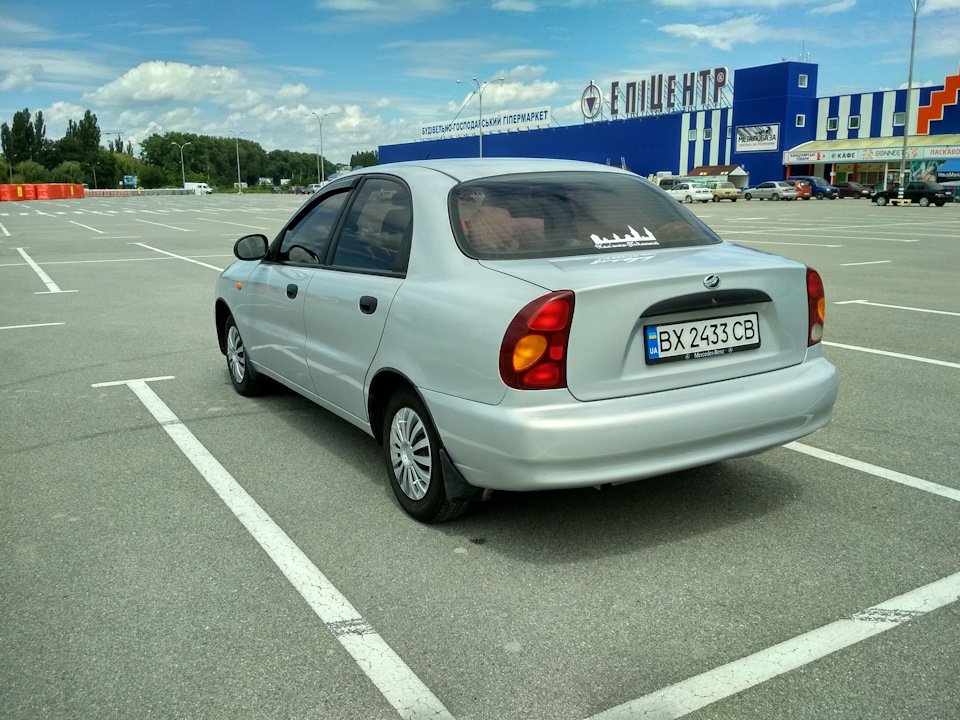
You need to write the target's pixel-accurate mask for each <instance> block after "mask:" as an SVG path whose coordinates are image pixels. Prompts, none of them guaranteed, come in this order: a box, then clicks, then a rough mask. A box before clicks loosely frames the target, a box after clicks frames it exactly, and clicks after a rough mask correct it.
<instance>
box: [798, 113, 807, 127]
mask: <svg viewBox="0 0 960 720" xmlns="http://www.w3.org/2000/svg"><path fill="white" fill-rule="evenodd" d="M806 124H807V116H806V115H797V127H803V126H804V125H806Z"/></svg>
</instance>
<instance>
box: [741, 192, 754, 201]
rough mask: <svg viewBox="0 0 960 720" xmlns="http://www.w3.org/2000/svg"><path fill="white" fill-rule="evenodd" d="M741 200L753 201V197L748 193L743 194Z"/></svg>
mask: <svg viewBox="0 0 960 720" xmlns="http://www.w3.org/2000/svg"><path fill="white" fill-rule="evenodd" d="M743 199H744V200H752V199H753V195H751V194H750V193H744V194H743Z"/></svg>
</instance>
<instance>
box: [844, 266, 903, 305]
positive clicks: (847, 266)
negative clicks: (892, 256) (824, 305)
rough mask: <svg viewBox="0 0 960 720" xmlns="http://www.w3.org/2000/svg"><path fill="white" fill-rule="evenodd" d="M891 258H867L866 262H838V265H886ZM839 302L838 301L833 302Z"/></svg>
mask: <svg viewBox="0 0 960 720" xmlns="http://www.w3.org/2000/svg"><path fill="white" fill-rule="evenodd" d="M890 262H893V260H867V261H866V262H855V263H840V267H856V266H857V265H886V264H887V263H890ZM834 304H835V305H836V304H839V303H834Z"/></svg>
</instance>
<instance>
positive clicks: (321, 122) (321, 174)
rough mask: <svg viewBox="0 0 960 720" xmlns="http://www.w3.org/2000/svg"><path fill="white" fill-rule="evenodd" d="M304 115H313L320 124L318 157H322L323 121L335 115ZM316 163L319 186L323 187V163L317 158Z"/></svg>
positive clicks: (312, 113)
mask: <svg viewBox="0 0 960 720" xmlns="http://www.w3.org/2000/svg"><path fill="white" fill-rule="evenodd" d="M306 115H313V116H314V117H315V118H316V119H317V120H318V121H319V123H320V151H319V152H320V155H323V119H324V118H327V117H330V116H331V115H336V113H335V112H328V113H324V114H323V115H317V114H316V113H315V112H311V113H304V116H306ZM317 162H318V163H319V164H320V172H319V173H317V174H318V175H319V176H320V184H321V185H323V180H324V175H325V173H324V171H323V163H322V162H320V158H317Z"/></svg>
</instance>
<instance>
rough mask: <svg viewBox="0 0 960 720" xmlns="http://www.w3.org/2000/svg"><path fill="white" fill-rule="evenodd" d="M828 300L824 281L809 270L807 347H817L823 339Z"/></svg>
mask: <svg viewBox="0 0 960 720" xmlns="http://www.w3.org/2000/svg"><path fill="white" fill-rule="evenodd" d="M826 309H827V300H826V296H825V294H824V292H823V280H821V279H820V274H819V273H818V272H817V271H816V270H814V269H813V268H807V313H808V320H807V347H810V346H811V345H816V344H817V343H818V342H820V340H821V339H822V338H823V318H824V314H825V312H826Z"/></svg>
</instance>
